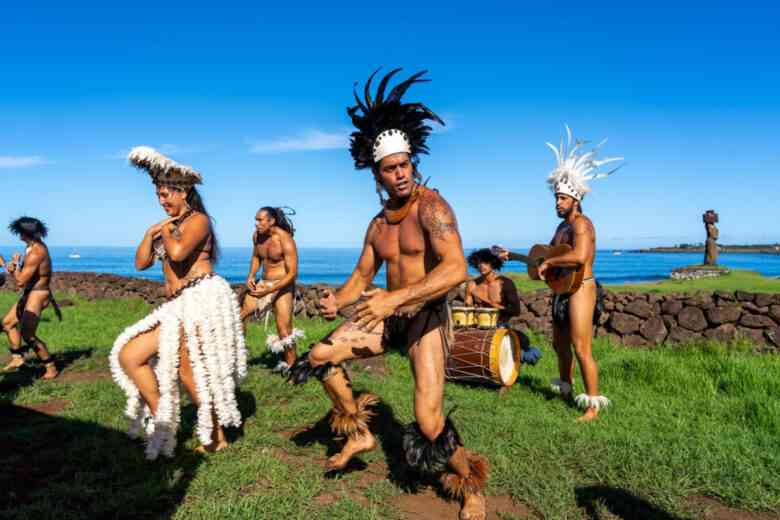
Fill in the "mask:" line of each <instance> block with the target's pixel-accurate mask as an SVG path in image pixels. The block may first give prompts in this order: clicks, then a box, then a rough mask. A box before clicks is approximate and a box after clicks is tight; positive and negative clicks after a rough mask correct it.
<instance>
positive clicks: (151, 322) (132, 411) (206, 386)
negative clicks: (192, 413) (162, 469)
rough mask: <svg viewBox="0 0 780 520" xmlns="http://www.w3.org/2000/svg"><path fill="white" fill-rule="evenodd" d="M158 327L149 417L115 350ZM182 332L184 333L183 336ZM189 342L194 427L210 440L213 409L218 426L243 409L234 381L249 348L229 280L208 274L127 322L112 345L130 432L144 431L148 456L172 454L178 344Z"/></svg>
mask: <svg viewBox="0 0 780 520" xmlns="http://www.w3.org/2000/svg"><path fill="white" fill-rule="evenodd" d="M158 326H159V328H160V330H159V335H160V342H159V350H158V353H157V355H156V356H154V357H153V358H152V359H151V360H150V365H151V366H152V367H153V369H154V373H155V375H156V376H157V382H158V385H159V390H160V403H159V405H158V407H157V414H156V415H155V416H154V417H152V415H151V411H150V410H149V407H148V406H146V404H145V403H144V401H143V399H142V398H141V394H140V392H139V391H138V388H137V387H136V386H135V384H134V383H133V381H132V380H131V379H130V378H129V377H128V376H127V374H125V372H124V370H122V367H121V366H120V365H119V352H120V351H121V350H122V348H123V347H124V346H125V345H127V343H129V342H130V341H131V340H132V339H133V338H135V337H136V336H138V335H140V334H143V333H144V332H148V331H150V330H152V329H154V328H155V327H158ZM182 332H183V333H184V337H183V338H182ZM182 339H184V340H185V341H186V344H187V350H188V352H189V357H190V362H191V364H192V372H193V377H194V380H195V387H196V389H197V392H198V400H199V401H200V407H199V408H198V425H197V428H196V433H197V436H198V440H199V441H200V442H201V443H202V444H204V445H205V444H210V443H211V434H212V432H213V430H214V426H215V425H214V424H213V421H212V413H211V412H212V410H213V411H215V412H216V416H217V420H218V421H219V424H220V425H222V426H240V425H241V413H240V412H239V411H238V403H237V401H236V386H237V385H238V383H240V382H241V381H242V380H243V379H244V378H245V377H246V373H247V366H246V363H247V352H246V345H245V343H244V335H243V332H242V328H241V319H240V311H239V307H238V300H237V298H236V295H235V294H234V293H233V290H232V289H231V288H230V285H229V284H228V283H227V282H226V281H225V280H224V279H223V278H221V277H219V276H216V275H212V276H209V277H206V278H204V279H202V280H199V281H197V282H195V283H194V284H193V285H192V286H191V287H188V288H186V289H184V290H183V291H182V292H181V294H179V295H178V296H177V297H176V298H174V299H172V300H170V301H168V302H166V303H164V304H162V305H161V306H159V307H158V308H156V309H155V310H154V311H152V313H151V314H149V315H148V316H146V317H145V318H144V319H142V320H141V321H139V322H138V323H136V324H134V325H132V326H130V327H128V328H126V329H125V330H124V332H122V334H120V335H119V337H118V338H117V339H116V341H115V342H114V347H113V348H112V349H111V356H110V363H111V374H112V376H113V378H114V381H115V382H116V383H117V384H118V385H119V386H120V387H121V388H122V390H124V392H125V394H127V407H126V408H125V415H126V416H127V417H128V418H129V419H130V428H129V431H128V434H129V435H130V436H131V437H134V438H136V437H139V436H140V435H141V433H142V430H143V433H145V434H146V450H145V451H146V458H148V459H150V460H153V459H156V458H157V456H158V455H159V454H160V453H162V454H163V455H165V456H167V457H172V456H173V452H174V449H175V447H176V432H177V430H178V428H179V422H180V420H181V406H180V394H179V384H178V383H179V345H180V341H181V340H182Z"/></svg>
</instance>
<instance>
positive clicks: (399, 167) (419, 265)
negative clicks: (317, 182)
mask: <svg viewBox="0 0 780 520" xmlns="http://www.w3.org/2000/svg"><path fill="white" fill-rule="evenodd" d="M399 70H400V69H395V70H393V71H391V72H390V73H389V74H387V75H386V76H385V77H384V78H383V79H382V81H381V82H380V85H379V87H378V89H377V92H376V96H375V97H374V99H373V100H372V98H371V94H370V86H371V79H372V78H373V77H374V74H376V72H375V73H374V74H372V75H371V77H370V78H369V80H368V82H367V83H366V87H365V100H361V99H359V98H358V96H357V94H355V98H356V99H357V106H355V107H352V108H350V109H349V110H348V113H349V115H350V116H351V118H352V122H353V124H354V125H355V126H356V127H357V131H355V132H353V133H352V142H351V152H352V157H353V159H354V160H355V166H356V167H357V168H358V169H362V168H371V170H372V172H373V174H374V180H375V181H376V185H377V191H378V192H379V195H380V201H382V202H383V210H382V211H381V212H380V213H379V214H378V215H377V216H376V217H374V218H373V219H372V220H371V222H370V223H369V225H368V231H367V232H366V236H365V240H364V244H363V251H362V253H361V256H360V259H359V260H358V264H357V267H356V269H355V271H354V272H353V273H352V275H351V276H350V277H349V279H348V280H347V282H346V283H345V284H344V285H343V286H342V287H341V288H339V289H338V290H337V291H336V292H335V293H328V294H326V295H325V297H324V298H322V300H321V302H320V305H321V309H322V314H323V315H324V316H325V317H326V318H335V316H336V313H337V312H338V310H339V309H340V308H342V307H344V306H346V305H349V304H351V303H353V302H355V301H357V300H358V299H359V298H360V296H361V294H362V293H363V291H364V290H365V289H366V288H367V287H368V286H369V284H370V283H371V281H372V280H373V279H374V276H375V275H376V273H377V271H378V270H379V268H380V266H381V265H382V263H383V262H385V263H386V264H387V290H384V289H375V290H373V291H369V292H368V293H366V296H367V300H365V301H364V302H363V303H362V304H361V305H360V306H359V307H358V309H357V312H356V313H355V315H354V316H353V318H352V319H351V320H348V321H347V322H345V323H344V324H342V325H341V326H339V327H338V328H337V329H336V330H335V331H334V332H333V333H331V334H330V335H329V336H328V337H327V338H326V339H324V340H323V341H321V342H320V343H318V344H316V345H315V346H314V347H313V348H312V350H311V351H310V352H308V353H306V354H304V355H303V356H301V357H300V358H299V359H298V361H296V363H295V365H293V367H292V369H291V376H290V378H291V380H292V381H293V382H295V383H303V382H305V381H306V380H307V379H308V378H309V377H310V376H314V377H316V378H318V379H319V380H320V381H321V382H322V385H323V387H324V388H325V391H326V392H327V393H328V395H329V396H330V398H331V400H332V401H333V405H334V407H333V411H332V416H331V428H332V429H333V430H334V432H335V433H336V434H339V435H343V436H346V437H347V441H346V444H345V445H344V447H343V449H342V451H341V452H340V453H338V454H336V455H334V456H333V457H331V458H330V459H329V460H328V464H327V468H328V469H329V470H334V469H341V468H344V467H345V466H346V465H347V463H348V462H349V460H350V459H351V458H352V457H353V456H354V455H356V454H358V453H360V452H364V451H368V450H372V449H374V448H375V447H376V440H375V439H374V436H373V435H372V434H371V432H370V431H369V425H368V423H369V421H370V418H371V416H373V415H374V413H373V412H372V411H371V410H370V409H369V407H370V406H372V405H374V404H376V403H377V401H378V399H377V398H376V397H375V396H373V395H370V394H363V395H361V396H360V397H358V398H357V399H355V397H354V395H353V393H352V388H351V386H350V382H349V379H348V377H347V373H346V371H345V370H344V368H343V367H342V365H341V364H342V363H343V362H344V361H347V360H349V359H353V358H356V357H369V356H375V355H378V354H382V353H384V352H386V351H388V350H390V349H393V348H398V349H408V352H409V357H410V359H411V364H412V371H413V374H414V380H415V390H414V414H415V418H416V420H417V421H416V422H414V423H412V424H410V425H409V426H407V427H406V428H405V431H404V439H403V448H404V452H405V457H406V461H407V463H408V464H409V465H410V466H411V467H413V468H415V469H417V470H419V471H425V472H431V473H435V474H442V483H443V486H444V489H445V490H446V491H447V492H449V493H450V494H451V495H452V496H454V497H458V498H460V499H461V500H462V509H461V513H460V518H461V519H484V518H485V499H484V496H483V494H482V490H483V487H484V484H485V481H486V480H487V461H486V460H485V459H484V458H483V457H480V456H479V455H476V454H474V453H471V452H469V451H467V450H466V449H465V448H464V447H463V443H462V441H461V439H460V436H459V435H458V432H457V430H456V429H455V425H454V424H453V422H452V420H451V419H450V418H445V416H444V411H443V397H444V395H443V394H444V363H445V355H446V349H447V345H448V341H450V339H451V335H450V333H449V327H448V325H449V323H448V313H447V309H446V295H447V292H448V291H449V290H450V289H452V288H453V287H455V286H457V285H458V284H459V283H461V282H463V281H464V280H465V279H466V262H465V259H464V257H463V250H462V246H461V240H460V234H459V232H458V228H457V222H456V219H455V214H454V213H453V211H452V208H450V206H449V204H447V202H446V201H445V200H444V198H443V197H442V196H441V195H439V194H438V193H437V192H436V191H434V190H431V189H428V188H426V187H425V186H423V185H422V184H421V183H420V179H421V178H420V175H419V172H418V171H417V167H416V165H417V157H418V155H419V154H420V153H427V147H426V146H425V140H426V138H427V137H428V135H429V134H430V131H431V129H430V127H428V126H426V124H425V123H426V121H427V120H432V121H436V122H438V123H440V124H443V122H442V121H441V119H439V117H438V116H436V115H435V114H434V113H433V112H431V111H430V110H429V109H428V108H427V107H425V106H424V105H422V104H421V103H408V104H406V103H401V97H402V96H403V95H404V93H405V92H406V90H407V89H408V88H409V87H410V86H411V85H413V84H414V83H418V82H422V81H425V80H421V79H419V78H420V76H422V75H423V74H424V72H420V73H417V74H415V75H413V76H412V77H410V78H409V79H407V80H406V81H403V82H401V83H400V84H398V85H397V86H396V87H395V88H393V89H392V90H391V91H390V92H389V94H388V96H387V98H385V97H384V94H385V89H386V87H387V84H388V81H389V80H390V78H391V77H392V76H393V75H394V74H396V73H397V72H398V71H399ZM382 190H384V191H386V192H387V194H388V195H389V200H388V201H387V202H384V197H383V195H382Z"/></svg>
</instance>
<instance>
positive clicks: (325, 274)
mask: <svg viewBox="0 0 780 520" xmlns="http://www.w3.org/2000/svg"><path fill="white" fill-rule="evenodd" d="M21 250H22V247H21V244H20V247H12V246H0V254H2V255H3V256H4V257H5V258H6V259H10V258H11V255H12V254H13V253H14V252H19V251H21ZM49 250H50V252H51V255H52V262H53V264H54V270H55V271H76V272H97V273H109V274H116V275H120V276H132V277H137V278H146V279H151V280H158V281H159V280H162V279H163V276H162V270H161V269H160V267H159V265H158V264H155V265H154V266H153V267H151V268H150V269H148V270H146V271H136V270H135V267H134V266H133V260H134V257H135V248H134V247H98V246H92V247H78V248H76V247H67V246H51V247H50V248H49ZM472 250H473V249H466V254H468V253H469V252H471V251H472ZM517 251H518V252H525V250H523V249H518V250H517ZM74 252H78V254H79V255H80V258H71V257H70V255H71V254H72V253H74ZM250 252H251V250H250V248H248V247H224V248H222V256H221V258H220V261H219V263H218V264H217V266H216V271H217V272H218V273H219V274H220V275H222V276H223V277H225V278H226V279H227V280H228V281H229V282H231V283H243V282H244V281H245V280H246V276H247V273H248V272H249V255H250ZM359 254H360V249H359V248H318V247H303V248H300V249H299V251H298V256H299V266H298V273H299V276H298V281H299V282H300V283H303V284H312V283H326V284H332V285H338V284H341V283H343V282H344V281H345V280H346V279H347V278H348V277H349V275H350V274H351V273H352V271H353V269H354V268H355V264H356V262H357V259H358V256H359ZM702 260H703V255H702V254H701V253H639V252H636V251H631V250H612V249H610V250H599V251H597V256H596V263H595V265H594V272H595V275H596V277H597V278H598V279H599V280H600V281H601V282H603V283H606V284H625V283H642V282H654V281H660V280H664V279H667V278H668V277H669V274H670V273H671V271H672V269H674V268H675V267H682V266H686V265H691V264H700V263H701V262H702ZM719 264H720V265H723V266H726V267H729V268H732V269H745V270H750V271H756V272H759V273H761V274H762V275H764V276H771V277H778V276H780V255H768V254H759V253H727V254H722V255H720V258H719ZM503 270H504V271H520V272H522V271H525V265H524V264H522V263H519V262H509V263H507V264H506V265H505V266H504V269H503ZM470 272H471V274H472V275H475V274H476V272H475V271H473V270H471V271H470ZM384 277H385V271H384V268H382V269H381V270H380V271H379V273H378V274H377V277H376V279H375V283H376V284H377V285H380V286H381V285H384V282H385V278H384Z"/></svg>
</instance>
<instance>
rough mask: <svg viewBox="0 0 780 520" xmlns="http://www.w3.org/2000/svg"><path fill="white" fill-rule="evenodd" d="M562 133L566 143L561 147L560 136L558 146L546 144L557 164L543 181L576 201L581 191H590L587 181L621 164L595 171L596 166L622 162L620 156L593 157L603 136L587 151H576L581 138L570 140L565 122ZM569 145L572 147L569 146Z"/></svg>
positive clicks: (614, 170) (602, 176)
mask: <svg viewBox="0 0 780 520" xmlns="http://www.w3.org/2000/svg"><path fill="white" fill-rule="evenodd" d="M566 136H567V139H566V146H564V143H563V136H561V144H560V146H559V147H558V148H556V147H555V146H553V145H552V144H550V143H546V144H547V146H549V147H550V149H551V150H552V151H553V153H554V154H555V160H556V161H557V165H556V166H555V169H554V170H553V171H552V172H550V176H549V177H548V178H547V182H548V183H550V188H551V189H552V190H553V192H555V193H563V194H564V195H569V196H571V197H573V198H575V199H576V200H582V198H583V197H584V196H585V194H586V193H588V192H589V191H590V188H589V187H588V181H591V180H596V179H602V178H604V177H608V176H610V175H612V174H613V173H615V172H616V171H617V170H619V169H620V168H621V167H622V166H623V165H622V164H621V165H620V166H618V167H617V168H613V169H612V170H610V171H608V172H599V171H598V170H599V168H600V167H601V166H603V165H605V164H607V163H611V162H615V161H622V160H623V158H622V157H608V158H605V159H597V158H596V156H597V155H598V153H599V150H600V149H601V147H602V146H604V143H606V142H607V140H606V139H604V140H603V141H601V142H600V143H599V144H598V146H596V147H595V148H593V149H592V150H590V151H589V152H585V153H578V152H579V150H580V148H581V147H582V145H585V144H587V143H588V141H581V140H579V139H577V140H576V141H574V140H573V139H572V134H571V129H570V128H569V127H568V125H566ZM572 144H573V145H574V146H572Z"/></svg>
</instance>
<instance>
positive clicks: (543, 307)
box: [528, 300, 550, 316]
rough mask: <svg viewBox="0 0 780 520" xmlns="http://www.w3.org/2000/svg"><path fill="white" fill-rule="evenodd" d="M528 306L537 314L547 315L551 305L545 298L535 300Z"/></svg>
mask: <svg viewBox="0 0 780 520" xmlns="http://www.w3.org/2000/svg"><path fill="white" fill-rule="evenodd" d="M528 308H529V309H531V310H532V311H533V313H534V314H536V315H537V316H547V315H548V314H549V313H550V306H549V305H548V304H547V303H546V302H545V301H544V300H536V301H533V302H531V304H530V305H528Z"/></svg>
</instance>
